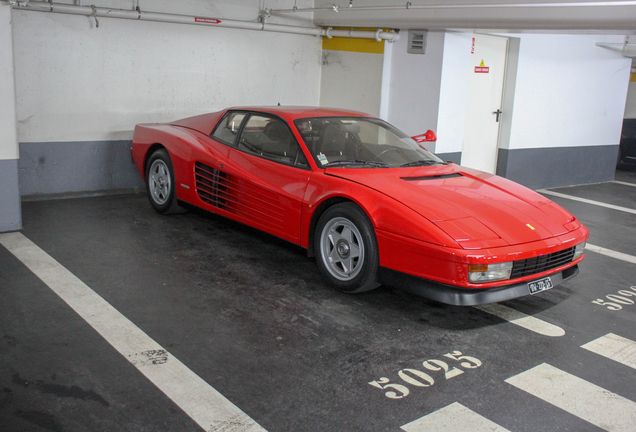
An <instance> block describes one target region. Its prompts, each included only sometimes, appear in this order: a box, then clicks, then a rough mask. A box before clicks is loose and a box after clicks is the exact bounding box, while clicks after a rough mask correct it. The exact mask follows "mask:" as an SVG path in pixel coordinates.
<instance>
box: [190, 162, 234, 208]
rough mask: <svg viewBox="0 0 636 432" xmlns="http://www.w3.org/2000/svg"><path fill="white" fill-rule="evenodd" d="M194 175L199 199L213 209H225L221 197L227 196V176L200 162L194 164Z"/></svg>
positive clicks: (223, 199)
mask: <svg viewBox="0 0 636 432" xmlns="http://www.w3.org/2000/svg"><path fill="white" fill-rule="evenodd" d="M194 174H195V178H196V183H197V193H198V194H199V198H201V200H202V201H203V202H206V203H208V204H211V205H213V206H214V207H219V208H226V206H227V200H226V199H225V198H223V196H224V195H227V183H228V180H227V174H226V173H224V172H223V171H220V170H218V169H214V168H212V167H209V166H207V165H204V164H202V163H200V162H196V163H195V165H194Z"/></svg>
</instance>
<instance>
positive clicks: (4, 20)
mask: <svg viewBox="0 0 636 432" xmlns="http://www.w3.org/2000/svg"><path fill="white" fill-rule="evenodd" d="M11 20H12V11H11V7H10V6H9V5H8V3H6V2H0V107H2V115H0V185H1V186H0V232H3V231H13V230H17V229H20V228H21V225H22V222H21V214H20V212H21V209H20V193H19V189H18V184H19V183H18V141H17V132H16V110H15V106H16V103H15V101H16V98H15V86H14V76H15V73H14V66H13V42H12V40H13V37H12V31H11Z"/></svg>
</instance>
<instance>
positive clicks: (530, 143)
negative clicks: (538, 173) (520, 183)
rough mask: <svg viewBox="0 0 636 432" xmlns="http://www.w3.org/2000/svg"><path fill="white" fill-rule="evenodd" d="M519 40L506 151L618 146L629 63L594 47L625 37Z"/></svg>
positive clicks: (526, 36) (529, 36) (533, 37)
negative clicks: (599, 43) (512, 106)
mask: <svg viewBox="0 0 636 432" xmlns="http://www.w3.org/2000/svg"><path fill="white" fill-rule="evenodd" d="M514 36H515V37H519V38H521V45H520V51H519V64H518V70H517V85H516V90H515V103H514V116H513V119H512V129H511V135H510V149H527V148H542V147H575V146H596V145H617V144H618V142H619V141H620V131H621V127H622V119H623V111H624V107H625V97H626V92H627V84H628V81H629V72H630V64H631V60H630V59H627V58H625V57H623V56H622V55H621V54H620V53H618V52H615V51H612V50H609V49H606V48H601V47H597V46H596V43H597V42H607V43H622V42H623V41H624V36H599V35H536V34H522V35H514Z"/></svg>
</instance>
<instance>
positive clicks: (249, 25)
mask: <svg viewBox="0 0 636 432" xmlns="http://www.w3.org/2000/svg"><path fill="white" fill-rule="evenodd" d="M9 4H10V5H11V6H13V8H14V9H18V10H29V11H37V12H50V13H61V14H69V15H83V16H87V17H93V18H95V21H96V23H97V17H107V18H120V19H129V20H139V21H154V22H164V23H177V24H191V25H204V26H212V27H225V28H235V29H244V30H260V31H268V32H277V33H291V34H300V35H309V36H327V37H334V36H338V37H355V38H364V39H376V40H378V41H380V40H388V41H389V42H394V41H396V40H398V38H399V35H398V34H397V33H395V32H386V31H383V30H378V31H375V32H371V31H356V30H352V31H348V30H331V29H323V28H319V27H301V26H289V25H283V24H269V23H266V22H265V20H262V21H261V22H251V21H237V20H229V19H225V18H223V19H220V18H209V17H197V16H193V15H178V14H169V13H161V12H147V11H142V10H141V9H139V8H137V9H136V10H125V9H111V8H103V7H96V6H94V5H93V6H78V5H72V4H62V3H53V2H42V1H18V0H10V1H9Z"/></svg>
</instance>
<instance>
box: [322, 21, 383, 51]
mask: <svg viewBox="0 0 636 432" xmlns="http://www.w3.org/2000/svg"><path fill="white" fill-rule="evenodd" d="M334 30H354V31H356V30H358V31H360V30H361V31H376V30H377V28H357V27H356V28H353V29H351V28H350V27H344V28H343V27H334ZM387 31H388V30H387ZM322 49H323V50H331V51H349V52H360V53H369V54H384V41H380V42H378V41H376V40H375V39H364V38H349V37H333V38H331V39H329V38H328V37H326V36H323V38H322Z"/></svg>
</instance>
